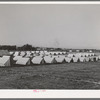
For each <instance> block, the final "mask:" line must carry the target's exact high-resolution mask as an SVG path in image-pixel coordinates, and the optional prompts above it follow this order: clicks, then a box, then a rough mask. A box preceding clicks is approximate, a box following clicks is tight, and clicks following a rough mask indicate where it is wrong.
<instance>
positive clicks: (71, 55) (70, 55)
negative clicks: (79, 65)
mask: <svg viewBox="0 0 100 100" xmlns="http://www.w3.org/2000/svg"><path fill="white" fill-rule="evenodd" d="M67 56H68V57H71V58H72V57H73V56H75V54H68V55H67Z"/></svg>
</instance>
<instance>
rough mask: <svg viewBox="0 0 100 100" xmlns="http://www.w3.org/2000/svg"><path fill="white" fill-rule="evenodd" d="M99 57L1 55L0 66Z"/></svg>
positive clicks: (95, 59)
mask: <svg viewBox="0 0 100 100" xmlns="http://www.w3.org/2000/svg"><path fill="white" fill-rule="evenodd" d="M99 59H100V56H91V57H65V56H45V57H41V56H36V57H33V58H26V57H22V56H15V57H12V56H3V57H0V66H11V65H34V64H56V63H71V62H89V61H98V60H99Z"/></svg>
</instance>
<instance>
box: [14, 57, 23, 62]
mask: <svg viewBox="0 0 100 100" xmlns="http://www.w3.org/2000/svg"><path fill="white" fill-rule="evenodd" d="M20 58H22V56H15V57H14V58H13V60H14V61H17V60H18V59H20Z"/></svg>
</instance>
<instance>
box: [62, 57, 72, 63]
mask: <svg viewBox="0 0 100 100" xmlns="http://www.w3.org/2000/svg"><path fill="white" fill-rule="evenodd" d="M64 59H65V61H66V62H67V63H70V62H71V60H72V58H71V57H65V58H64Z"/></svg>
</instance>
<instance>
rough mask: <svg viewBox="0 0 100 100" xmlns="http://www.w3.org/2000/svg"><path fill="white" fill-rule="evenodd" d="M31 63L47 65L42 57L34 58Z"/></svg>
mask: <svg viewBox="0 0 100 100" xmlns="http://www.w3.org/2000/svg"><path fill="white" fill-rule="evenodd" d="M31 61H32V63H33V64H44V63H45V61H44V59H43V58H42V57H34V58H33V59H32V60H31Z"/></svg>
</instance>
